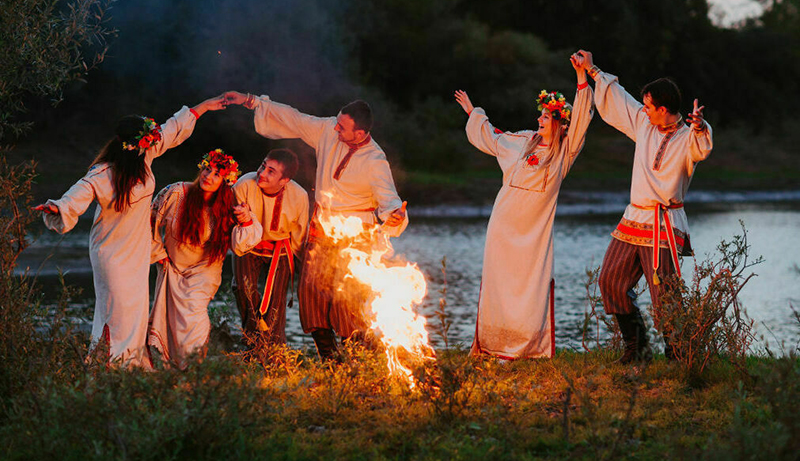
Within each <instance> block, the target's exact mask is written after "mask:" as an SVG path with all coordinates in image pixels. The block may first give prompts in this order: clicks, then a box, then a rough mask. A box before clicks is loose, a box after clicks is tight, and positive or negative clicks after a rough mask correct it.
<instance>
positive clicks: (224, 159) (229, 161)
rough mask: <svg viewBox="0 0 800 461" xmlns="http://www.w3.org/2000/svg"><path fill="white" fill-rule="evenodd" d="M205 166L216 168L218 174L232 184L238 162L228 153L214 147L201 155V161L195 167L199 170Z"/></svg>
mask: <svg viewBox="0 0 800 461" xmlns="http://www.w3.org/2000/svg"><path fill="white" fill-rule="evenodd" d="M205 167H211V168H216V169H217V171H219V175H220V176H222V179H223V180H224V181H225V183H226V184H227V185H229V186H232V185H233V184H234V183H235V182H236V180H237V179H238V178H239V175H241V174H242V172H241V171H239V164H238V163H236V160H234V159H233V157H231V156H230V155H228V154H226V153H225V152H224V151H223V150H222V149H214V150H212V151H211V152H209V153H207V154H206V155H205V156H204V157H203V161H201V162H200V163H198V164H197V168H200V169H201V170H202V169H203V168H205Z"/></svg>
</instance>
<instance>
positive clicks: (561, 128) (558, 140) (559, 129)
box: [525, 103, 572, 158]
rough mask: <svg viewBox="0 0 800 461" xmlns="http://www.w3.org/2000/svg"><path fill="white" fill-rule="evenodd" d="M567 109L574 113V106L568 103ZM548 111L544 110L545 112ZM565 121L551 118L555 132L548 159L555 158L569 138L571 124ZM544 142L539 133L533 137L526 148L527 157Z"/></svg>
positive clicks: (548, 149)
mask: <svg viewBox="0 0 800 461" xmlns="http://www.w3.org/2000/svg"><path fill="white" fill-rule="evenodd" d="M565 107H569V109H570V111H572V105H570V104H569V103H567V104H566V105H565ZM545 110H547V109H543V110H542V111H545ZM563 122H564V121H563V120H556V119H554V118H552V117H551V118H550V124H551V130H552V132H553V137H552V138H551V139H550V145H549V146H547V154H548V156H547V157H548V158H553V156H554V155H556V154H557V153H558V151H560V150H561V144H562V143H563V142H564V138H566V137H567V130H568V129H569V122H567V123H563ZM541 140H542V136H541V135H540V134H539V133H536V134H534V135H533V138H531V140H530V141H528V145H527V146H525V155H528V154H530V153H531V152H533V151H534V149H536V146H537V145H539V142H540V141H541Z"/></svg>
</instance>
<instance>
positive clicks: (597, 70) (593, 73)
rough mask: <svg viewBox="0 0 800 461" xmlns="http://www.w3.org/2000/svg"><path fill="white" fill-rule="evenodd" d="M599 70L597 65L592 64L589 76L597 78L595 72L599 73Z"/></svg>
mask: <svg viewBox="0 0 800 461" xmlns="http://www.w3.org/2000/svg"><path fill="white" fill-rule="evenodd" d="M600 72H601V71H600V68H599V67H597V66H592V68H591V69H589V77H592V80H597V74H599V73H600Z"/></svg>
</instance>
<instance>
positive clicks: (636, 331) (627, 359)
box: [614, 311, 653, 364]
mask: <svg viewBox="0 0 800 461" xmlns="http://www.w3.org/2000/svg"><path fill="white" fill-rule="evenodd" d="M614 316H615V317H616V318H617V323H618V324H619V331H620V333H622V340H623V341H624V342H625V350H624V352H623V354H622V357H620V358H619V360H617V362H618V363H621V364H628V363H632V362H649V361H650V360H652V359H653V352H652V351H651V350H650V343H649V341H648V340H647V329H646V328H645V326H644V319H643V318H642V314H641V312H639V311H636V312H634V313H633V314H615V315H614Z"/></svg>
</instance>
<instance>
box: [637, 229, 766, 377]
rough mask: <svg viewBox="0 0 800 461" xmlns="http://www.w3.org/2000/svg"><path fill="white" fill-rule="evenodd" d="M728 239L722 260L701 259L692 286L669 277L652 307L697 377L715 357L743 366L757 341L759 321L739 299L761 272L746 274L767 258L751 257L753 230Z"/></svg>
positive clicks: (659, 326) (722, 246)
mask: <svg viewBox="0 0 800 461" xmlns="http://www.w3.org/2000/svg"><path fill="white" fill-rule="evenodd" d="M740 224H741V226H742V235H735V236H734V237H733V240H731V241H725V240H723V241H722V242H720V244H719V245H718V246H717V251H718V256H717V258H716V259H712V257H710V256H709V257H708V258H707V259H706V260H705V261H703V262H701V263H699V264H698V263H696V262H695V267H694V275H693V278H692V282H691V284H690V285H686V284H684V282H683V280H682V279H680V278H678V277H677V276H675V277H672V278H670V279H668V280H665V281H664V283H665V284H666V289H665V290H664V294H663V295H662V297H661V303H660V305H655V304H654V305H653V306H652V307H651V314H652V316H653V320H654V322H655V326H656V328H657V329H658V330H659V331H661V332H662V333H664V336H665V338H668V339H669V341H670V344H671V345H672V347H673V348H674V353H675V358H676V359H677V360H678V362H680V363H681V364H682V365H683V366H684V367H685V370H686V371H687V372H688V373H689V376H690V377H692V378H696V377H700V376H701V375H702V373H703V370H704V369H705V368H706V367H707V366H708V364H709V363H710V362H711V361H712V360H716V359H719V358H721V357H726V358H728V359H729V360H731V361H732V362H733V363H734V364H736V365H737V367H738V368H739V369H740V370H742V371H743V370H744V369H745V360H746V358H747V353H748V351H749V347H750V344H751V343H752V341H753V321H752V320H750V319H748V318H747V315H746V313H745V311H744V308H743V307H742V305H741V304H740V302H739V292H740V291H741V290H742V288H744V286H745V285H746V284H747V282H748V281H749V280H750V279H751V278H752V277H754V276H755V274H753V273H750V274H749V275H745V272H746V271H747V270H748V269H749V268H750V267H752V266H754V265H756V264H759V263H761V262H762V258H760V257H759V258H757V259H756V260H754V261H753V260H750V259H749V251H750V246H749V245H748V244H747V230H746V229H745V226H744V223H743V222H741V221H740Z"/></svg>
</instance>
